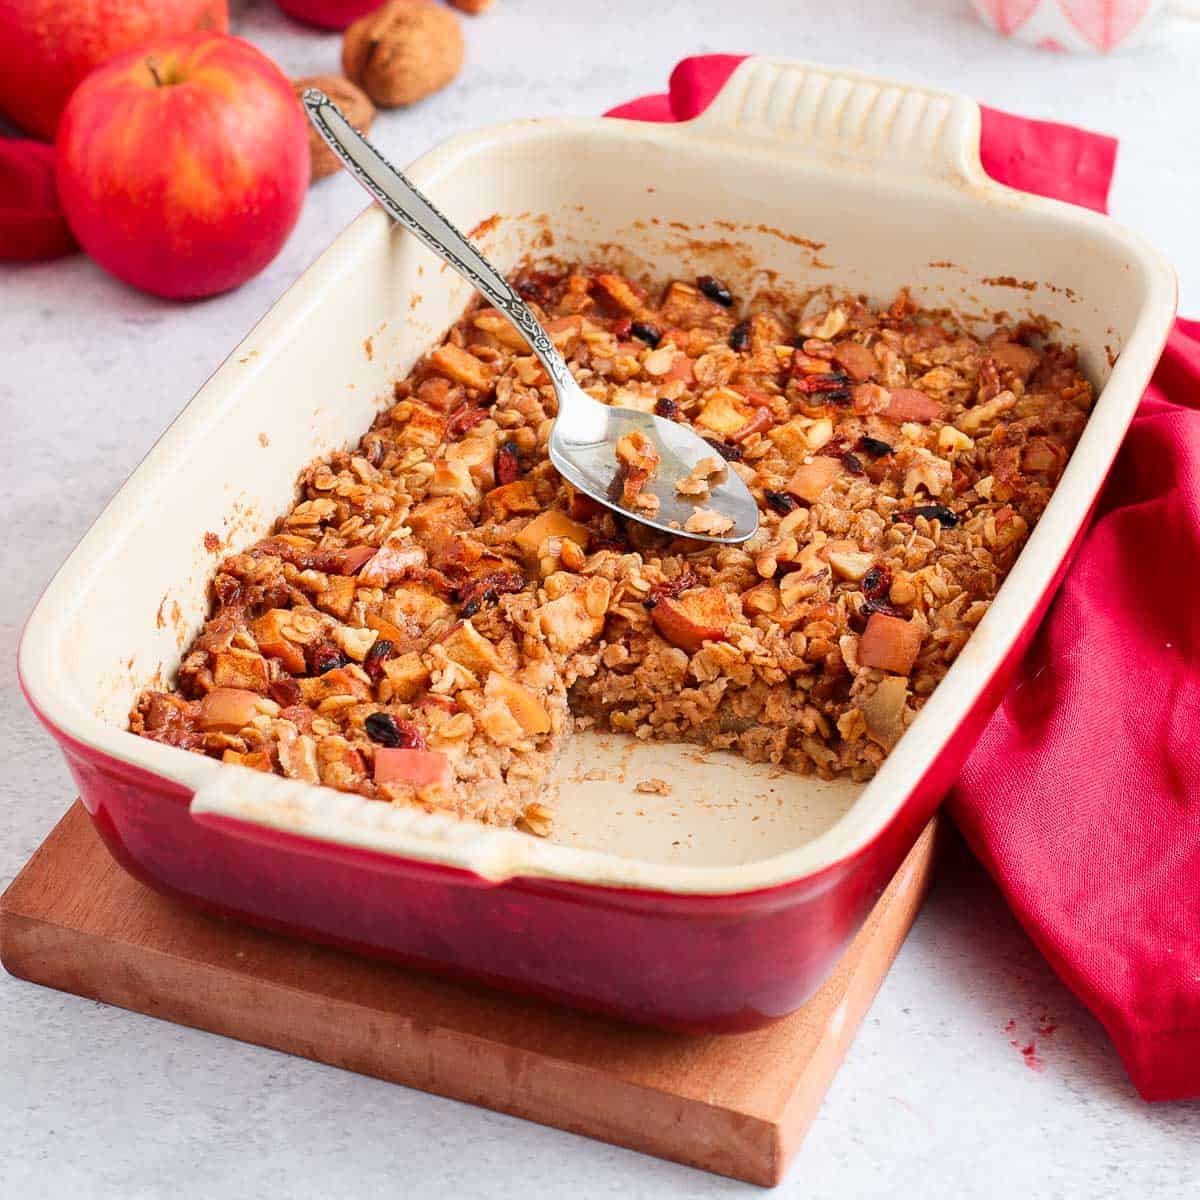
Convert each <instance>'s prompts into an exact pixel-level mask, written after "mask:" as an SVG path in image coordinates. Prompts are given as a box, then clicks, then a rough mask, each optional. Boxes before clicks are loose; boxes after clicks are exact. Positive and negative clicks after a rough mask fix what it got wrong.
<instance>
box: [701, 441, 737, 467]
mask: <svg viewBox="0 0 1200 1200" xmlns="http://www.w3.org/2000/svg"><path fill="white" fill-rule="evenodd" d="M704 440H705V441H706V442H707V443H708V444H709V445H710V446H711V447H712V448H713V449H714V450H715V451H716V452H717V453H718V454H719V455H720V456H721V457H722V458H723V459H724V460H725V461H726V462H741V461H742V450H741V447H740V446H735V445H734V444H733V443H732V442H723V441H721V439H720V438H705V439H704Z"/></svg>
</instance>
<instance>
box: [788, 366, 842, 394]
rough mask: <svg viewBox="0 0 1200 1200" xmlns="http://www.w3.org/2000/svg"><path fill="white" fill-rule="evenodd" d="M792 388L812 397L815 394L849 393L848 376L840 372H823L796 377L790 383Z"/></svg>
mask: <svg viewBox="0 0 1200 1200" xmlns="http://www.w3.org/2000/svg"><path fill="white" fill-rule="evenodd" d="M792 386H793V387H794V388H795V389H796V391H798V392H805V393H807V394H809V395H812V394H814V393H816V392H840V391H849V389H850V376H849V375H843V374H842V372H841V371H824V372H822V373H821V374H820V375H798V376H796V378H795V379H794V380H793V381H792Z"/></svg>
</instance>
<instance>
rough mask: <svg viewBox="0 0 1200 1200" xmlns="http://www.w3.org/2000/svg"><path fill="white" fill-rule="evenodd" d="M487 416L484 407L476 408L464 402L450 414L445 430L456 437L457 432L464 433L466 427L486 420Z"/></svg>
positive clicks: (469, 427)
mask: <svg viewBox="0 0 1200 1200" xmlns="http://www.w3.org/2000/svg"><path fill="white" fill-rule="evenodd" d="M487 416H488V411H487V409H486V408H476V407H473V406H472V405H470V404H464V405H463V406H462V407H461V408H456V409H455V410H454V412H452V413H451V414H450V419H449V420H448V421H447V422H446V432H447V433H449V434H451V435H453V436H455V437H457V436H458V435H459V434H462V433H466V432H467V430H468V429H472V428H474V427H475V426H476V425H478V424H479V422H480V421H485V420H487Z"/></svg>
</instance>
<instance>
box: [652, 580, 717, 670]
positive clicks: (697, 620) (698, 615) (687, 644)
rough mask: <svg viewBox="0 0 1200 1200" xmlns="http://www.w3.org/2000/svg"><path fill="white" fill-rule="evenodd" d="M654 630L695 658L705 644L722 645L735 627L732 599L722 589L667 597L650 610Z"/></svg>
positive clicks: (709, 589) (700, 590)
mask: <svg viewBox="0 0 1200 1200" xmlns="http://www.w3.org/2000/svg"><path fill="white" fill-rule="evenodd" d="M650 616H651V619H652V620H653V621H654V627H655V628H656V629H657V630H658V632H659V633H661V634H662V635H663V637H665V638H666V639H667V641H668V642H670V643H672V645H675V646H678V647H679V648H680V649H681V650H686V651H687V652H688V653H689V654H695V653H696V651H697V650H699V649H700V647H701V646H702V645H704V643H705V642H719V641H723V640H724V638H725V634H726V631H727V630H728V629H729V626H730V625H731V624H732V623H733V617H734V613H733V608H732V606H731V604H730V600H729V596H728V595H727V594H726V593H725V592H724V591H722V590H721V589H720V588H715V587H710V588H701V589H699V590H697V591H694V592H684V593H683V594H682V595H680V596H675V597H671V596H664V597H663V598H662V599H661V600H659V601H658V602H657V603H656V604H655V605H654V607H653V608H652V609H651V610H650Z"/></svg>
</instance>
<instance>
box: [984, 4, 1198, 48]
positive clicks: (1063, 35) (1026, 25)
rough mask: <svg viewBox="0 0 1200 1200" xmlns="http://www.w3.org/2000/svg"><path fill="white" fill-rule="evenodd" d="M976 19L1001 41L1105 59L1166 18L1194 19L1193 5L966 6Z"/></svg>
mask: <svg viewBox="0 0 1200 1200" xmlns="http://www.w3.org/2000/svg"><path fill="white" fill-rule="evenodd" d="M971 3H972V5H973V6H974V8H975V11H976V12H977V13H978V14H979V16H980V18H981V19H982V20H983V21H984V22H985V23H986V24H987V25H989V26H990V27H991V28H992V29H993V30H995V31H996V33H998V34H1000V35H1001V36H1003V37H1011V38H1016V39H1018V40H1019V41H1022V42H1029V43H1030V44H1031V45H1035V46H1038V47H1040V48H1041V49H1043V50H1059V51H1062V50H1074V51H1079V52H1083V53H1092V54H1108V53H1110V52H1111V51H1113V50H1116V49H1118V48H1120V47H1131V46H1136V45H1139V44H1141V43H1142V42H1144V41H1145V40H1146V38H1147V36H1148V34H1149V32H1150V30H1151V28H1152V27H1153V25H1154V24H1155V22H1156V21H1157V19H1158V18H1159V17H1161V16H1163V15H1164V14H1166V13H1168V12H1171V13H1175V14H1177V15H1179V16H1186V17H1197V16H1200V3H1196V2H1195V0H1192V2H1188V0H971Z"/></svg>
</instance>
